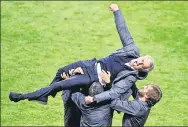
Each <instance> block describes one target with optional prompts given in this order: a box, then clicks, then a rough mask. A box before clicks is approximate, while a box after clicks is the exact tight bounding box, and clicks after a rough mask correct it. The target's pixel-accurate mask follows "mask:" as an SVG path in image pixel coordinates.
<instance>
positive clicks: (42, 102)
mask: <svg viewBox="0 0 188 127" xmlns="http://www.w3.org/2000/svg"><path fill="white" fill-rule="evenodd" d="M29 101H34V102H38V103H39V104H42V105H47V102H44V101H39V100H29Z"/></svg>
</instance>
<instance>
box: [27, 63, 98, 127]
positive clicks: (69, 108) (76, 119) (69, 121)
mask: <svg viewBox="0 0 188 127" xmlns="http://www.w3.org/2000/svg"><path fill="white" fill-rule="evenodd" d="M90 61H91V62H90ZM83 62H84V61H78V62H75V63H72V64H70V65H68V66H65V67H62V68H60V69H59V70H58V72H57V73H56V76H55V77H54V79H53V81H52V82H51V85H50V86H49V87H45V88H42V89H40V90H38V91H35V92H33V93H29V94H25V97H26V98H28V99H29V100H32V99H37V98H39V97H43V96H49V95H52V96H55V95H56V93H57V92H58V91H61V90H64V89H66V88H67V90H64V91H63V95H62V98H63V102H64V126H66V127H75V126H78V125H80V117H81V114H80V111H79V110H78V108H77V107H76V105H75V104H74V103H73V102H72V100H71V98H70V95H71V92H72V91H74V90H75V89H74V90H71V89H68V88H71V87H73V86H74V85H76V84H70V83H71V82H69V81H71V80H73V81H72V82H73V83H76V82H77V81H79V80H80V81H82V80H83V79H84V81H85V82H84V83H83V82H80V83H79V84H77V86H79V85H80V86H81V85H91V84H92V83H91V81H90V78H91V75H92V74H90V78H89V76H88V73H89V72H90V73H91V72H92V71H91V70H90V71H87V69H86V66H85V65H83ZM86 62H87V64H88V63H89V64H88V65H87V67H88V66H89V67H90V69H92V66H93V63H94V62H95V60H89V61H86ZM90 63H91V65H90ZM77 67H82V69H83V71H84V75H77V76H76V77H74V78H75V79H76V78H77V79H76V80H74V78H73V79H72V78H71V80H70V79H69V80H67V81H65V80H64V81H63V79H62V77H61V74H63V72H65V73H66V74H67V73H68V71H69V70H71V69H76V68H77ZM96 75H97V74H95V75H94V77H92V79H96ZM92 81H93V80H92ZM62 82H63V83H62ZM66 83H67V84H66ZM61 84H65V86H64V88H63V87H61ZM55 85H57V86H55ZM58 87H59V88H58ZM48 90H52V91H51V92H48ZM41 93H43V94H41ZM75 114H76V115H75Z"/></svg>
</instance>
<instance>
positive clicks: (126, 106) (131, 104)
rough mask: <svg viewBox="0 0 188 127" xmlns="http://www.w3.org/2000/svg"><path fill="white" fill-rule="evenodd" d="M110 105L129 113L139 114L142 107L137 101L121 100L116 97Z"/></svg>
mask: <svg viewBox="0 0 188 127" xmlns="http://www.w3.org/2000/svg"><path fill="white" fill-rule="evenodd" d="M110 107H111V108H112V109H114V110H117V111H120V112H124V113H126V114H129V115H133V116H138V114H139V111H140V109H141V106H140V104H139V103H138V102H137V101H136V100H133V101H121V100H120V99H116V100H114V101H112V102H111V104H110Z"/></svg>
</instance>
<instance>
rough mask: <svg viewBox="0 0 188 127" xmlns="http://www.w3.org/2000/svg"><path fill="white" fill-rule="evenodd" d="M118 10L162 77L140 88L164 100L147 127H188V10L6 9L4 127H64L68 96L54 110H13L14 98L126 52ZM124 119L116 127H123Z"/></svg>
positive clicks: (162, 6) (137, 6) (76, 5)
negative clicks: (74, 66) (67, 69)
mask: <svg viewBox="0 0 188 127" xmlns="http://www.w3.org/2000/svg"><path fill="white" fill-rule="evenodd" d="M111 3H117V4H118V5H119V7H120V8H121V10H122V12H123V15H124V16H125V18H126V21H127V24H128V27H129V30H130V32H131V34H132V36H133V38H134V40H135V42H136V44H137V45H138V46H139V47H140V51H141V55H146V54H150V55H151V56H153V57H154V59H155V65H156V67H155V69H154V71H152V73H151V74H150V75H149V76H148V77H147V78H146V79H145V80H143V81H138V82H137V85H138V87H141V86H143V85H145V84H149V83H151V82H155V83H157V84H159V85H160V87H161V88H162V90H163V98H162V100H161V102H160V103H159V104H157V105H156V106H155V107H153V109H152V111H151V113H150V116H149V118H148V120H147V122H146V124H145V125H146V126H174V125H176V126H180V125H181V126H188V53H187V49H188V17H187V15H188V2H178V1H176V2H169V1H166V2H156V1H155V2H152V1H150V2H147V1H142V2H136V1H134V2H128V1H122V2H115V1H114V2H110V1H108V2H103V1H97V2H94V1H93V2H89V1H82V2H76V1H71V2H67V1H63V2H61V1H56V2H52V1H48V2H46V1H45V2H44V1H38V2H37V1H30V2H23V1H20V2H18V1H10V2H8V1H6V2H5V1H3V2H1V126H13V125H14V126H23V125H28V126H29V125H30V126H31V125H32V126H39V125H40V126H47V125H48V126H63V125H64V124H63V115H64V113H63V102H62V100H61V93H58V95H57V96H56V98H52V97H50V98H49V101H48V105H46V106H44V105H40V104H38V103H35V102H28V101H22V102H20V103H13V102H10V101H9V99H8V91H9V90H12V91H16V92H30V91H33V90H36V89H37V88H40V87H43V86H47V85H49V83H50V82H51V80H52V79H53V77H54V76H55V73H56V71H57V69H58V68H59V67H61V66H64V65H67V64H69V63H72V62H74V61H77V60H86V59H91V58H94V57H96V58H101V57H104V56H107V55H109V54H110V53H112V52H114V51H115V50H116V49H119V48H121V46H122V45H121V43H120V39H119V37H118V34H117V32H116V28H115V25H114V18H113V14H112V12H110V11H109V10H108V7H109V5H110V4H111ZM122 116H123V113H121V114H120V115H118V114H115V116H114V119H113V125H119V126H121V120H122Z"/></svg>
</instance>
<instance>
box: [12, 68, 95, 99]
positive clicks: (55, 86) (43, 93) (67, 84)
mask: <svg viewBox="0 0 188 127" xmlns="http://www.w3.org/2000/svg"><path fill="white" fill-rule="evenodd" d="M83 71H84V74H83V75H74V76H72V77H70V78H68V79H66V80H62V81H59V82H54V83H52V84H51V85H50V86H48V87H44V88H41V89H39V90H37V91H35V92H31V93H27V94H22V95H23V96H24V99H28V100H38V99H39V98H45V97H46V98H47V97H48V96H50V95H51V96H53V97H55V95H56V94H57V92H59V91H62V90H66V89H71V88H74V87H82V86H84V85H85V86H87V85H90V84H91V83H92V82H91V79H90V77H89V75H88V73H87V70H86V68H83ZM10 96H11V95H10ZM12 101H14V100H12Z"/></svg>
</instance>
